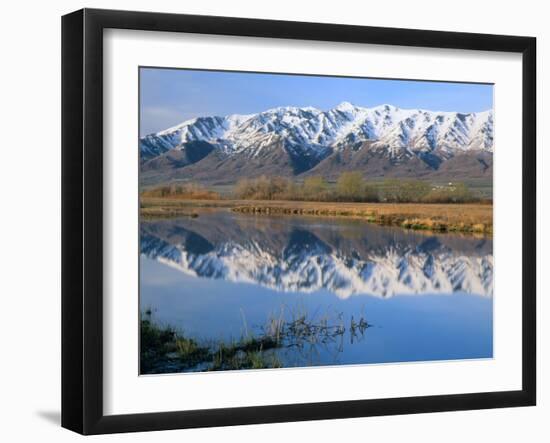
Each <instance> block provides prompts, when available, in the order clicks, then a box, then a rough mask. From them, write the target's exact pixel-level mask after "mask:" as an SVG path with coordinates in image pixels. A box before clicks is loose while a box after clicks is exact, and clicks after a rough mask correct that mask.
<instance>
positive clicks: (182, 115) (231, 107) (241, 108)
mask: <svg viewBox="0 0 550 443" xmlns="http://www.w3.org/2000/svg"><path fill="white" fill-rule="evenodd" d="M343 101H349V102H351V103H353V104H355V105H358V106H364V107H371V106H377V105H381V104H385V103H388V104H392V105H395V106H398V107H400V108H405V109H407V108H421V109H429V110H433V111H456V112H479V111H485V110H487V109H491V108H492V107H493V87H492V85H481V84H465V83H447V82H445V83H443V82H422V81H409V80H381V79H365V78H360V79H356V78H342V77H313V76H300V75H277V74H256V73H242V72H223V71H199V70H183V69H162V68H141V71H140V106H141V110H140V112H141V122H140V135H141V136H143V135H146V134H150V133H152V132H158V131H160V130H162V129H166V128H168V127H170V126H174V125H176V124H178V123H181V122H182V121H184V120H187V119H190V118H194V117H199V116H202V115H228V114H250V113H255V112H260V111H265V110H266V109H270V108H274V107H277V106H314V107H316V108H319V109H322V110H326V109H330V108H333V107H334V106H336V105H338V104H339V103H341V102H343Z"/></svg>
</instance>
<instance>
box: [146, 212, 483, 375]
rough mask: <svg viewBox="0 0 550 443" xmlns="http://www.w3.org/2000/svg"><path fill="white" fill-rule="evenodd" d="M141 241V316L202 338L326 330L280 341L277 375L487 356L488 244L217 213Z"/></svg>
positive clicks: (157, 227)
mask: <svg viewBox="0 0 550 443" xmlns="http://www.w3.org/2000/svg"><path fill="white" fill-rule="evenodd" d="M140 234H141V237H140V248H141V256H140V309H141V311H142V313H143V312H145V311H149V310H150V311H151V312H152V314H151V317H152V319H153V321H154V322H156V323H158V324H162V325H170V326H173V327H175V328H176V329H177V330H178V331H180V332H181V333H182V334H184V335H185V336H186V337H192V338H193V339H196V340H198V341H200V342H204V343H207V342H220V341H231V340H238V339H239V338H241V337H243V336H247V335H250V334H262V333H264V332H265V331H266V330H268V328H269V325H273V322H274V321H280V322H282V321H284V322H289V323H288V324H291V325H295V326H296V325H298V324H301V325H302V326H303V325H306V326H307V327H308V328H310V329H311V328H313V330H315V331H317V330H320V331H324V332H320V333H319V334H318V335H315V334H314V335H313V336H311V335H307V337H305V338H304V336H302V335H300V333H299V331H298V332H296V333H295V334H294V333H293V334H294V335H292V334H289V335H288V336H287V337H286V342H285V346H283V347H281V348H278V349H276V350H272V351H271V352H274V353H276V355H277V358H278V359H279V360H280V361H281V363H282V365H283V366H285V367H294V366H311V365H335V364H364V363H386V362H407V361H429V360H449V359H472V358H490V357H492V355H493V335H492V331H493V316H492V312H493V245H492V240H491V239H490V238H476V237H472V236H457V235H432V234H427V233H418V232H408V231H404V230H401V229H396V228H395V229H394V228H387V227H380V226H375V225H372V224H367V223H365V222H362V221H354V220H342V219H328V218H307V217H284V216H282V217H269V216H250V215H239V214H234V213H231V212H226V211H218V212H209V213H204V214H201V215H200V216H199V217H198V218H188V217H186V218H177V219H170V220H161V221H142V223H141V229H140ZM302 320H303V321H302ZM300 321H302V323H299V322H300ZM323 328H324V329H323ZM292 331H294V329H292ZM327 331H328V332H327ZM190 370H195V371H196V370H204V367H203V366H200V365H199V366H197V367H195V368H191V369H190Z"/></svg>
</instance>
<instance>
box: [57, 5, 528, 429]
mask: <svg viewBox="0 0 550 443" xmlns="http://www.w3.org/2000/svg"><path fill="white" fill-rule="evenodd" d="M535 48H536V42H535V39H534V38H530V37H515V36H497V35H484V34H465V33H452V32H435V31H421V30H409V29H388V28H373V27H359V26H348V25H336V24H318V23H298V22H281V21H269V20H255V19H254V20H252V19H242V18H227V17H207V16H189V15H175V14H158V13H146V12H124V11H108V10H90V9H84V10H81V11H77V12H74V13H72V14H69V15H66V16H64V17H63V21H62V55H63V66H62V76H63V78H62V86H63V94H62V104H63V115H62V120H63V127H62V135H63V146H62V151H63V153H62V160H63V165H62V172H63V211H62V212H63V214H62V219H63V227H62V231H63V245H62V251H63V266H62V267H63V294H62V297H63V300H62V309H63V312H62V322H63V324H62V334H63V337H62V358H63V361H62V371H63V374H62V381H63V383H62V425H63V426H64V427H66V428H69V429H72V430H74V431H77V432H80V433H83V434H100V433H114V432H130V431H146V430H160V429H176V428H190V427H203V426H226V425H237V424H251V423H270V422H281V421H299V420H316V419H327V418H345V417H359V416H374V415H388V414H408V413H420V412H434V411H452V410H464V409H483V408H497V407H513V406H528V405H534V404H535V399H536V374H535V367H536V355H535V349H536V342H535V330H536V325H535V320H536V315H535V304H536V303H535V302H536V288H535V286H536V285H535V258H536V253H535V246H536V238H535V236H536V214H535V202H536V184H535V183H536V180H535V169H536V168H535V131H536V125H535V111H536V105H535V71H536V70H535V59H536V55H535Z"/></svg>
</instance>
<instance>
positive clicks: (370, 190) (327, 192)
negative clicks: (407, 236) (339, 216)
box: [234, 172, 479, 203]
mask: <svg viewBox="0 0 550 443" xmlns="http://www.w3.org/2000/svg"><path fill="white" fill-rule="evenodd" d="M234 194H235V197H236V198H239V199H246V200H298V201H305V200H307V201H333V202H339V201H340V202H387V203H467V202H475V201H479V198H478V197H477V196H476V195H475V194H474V193H473V192H472V191H471V190H470V189H469V188H468V186H466V184H464V183H450V184H448V185H445V186H442V185H432V184H431V183H429V182H426V181H422V180H397V179H391V180H385V181H383V182H381V183H377V184H372V183H367V182H366V181H365V179H364V178H363V175H362V174H361V173H360V172H344V173H342V174H341V175H340V176H339V177H338V179H337V180H336V184H335V185H331V184H329V183H328V182H327V181H326V180H325V179H324V178H323V177H322V176H312V177H307V178H306V179H305V180H304V181H303V182H302V183H296V182H294V181H293V180H290V179H287V178H283V177H266V176H262V177H258V178H255V179H242V180H240V181H239V182H238V183H237V185H236V186H235V188H234Z"/></svg>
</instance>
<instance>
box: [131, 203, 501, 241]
mask: <svg viewBox="0 0 550 443" xmlns="http://www.w3.org/2000/svg"><path fill="white" fill-rule="evenodd" d="M141 205H142V209H141V211H142V214H144V211H145V212H147V211H149V212H150V213H151V212H154V211H159V212H160V209H158V208H162V210H163V211H164V212H165V213H170V212H172V213H173V214H174V215H179V214H182V213H185V212H187V213H189V211H190V210H192V209H193V208H195V209H196V208H230V209H231V210H232V211H235V212H240V213H245V214H259V215H262V214H266V215H267V214H273V215H308V216H326V217H353V218H360V219H364V220H366V221H368V222H371V223H377V224H381V225H392V226H400V227H403V228H406V229H425V230H431V231H460V232H478V233H492V232H493V206H492V205H491V204H476V203H468V204H426V203H339V202H338V203H332V202H295V201H272V200H254V201H250V200H180V199H178V200H176V199H163V198H142V200H141ZM154 208H156V209H154ZM165 215H166V214H165Z"/></svg>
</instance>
